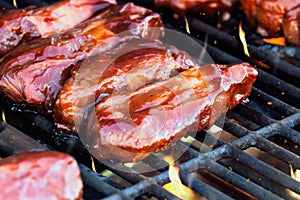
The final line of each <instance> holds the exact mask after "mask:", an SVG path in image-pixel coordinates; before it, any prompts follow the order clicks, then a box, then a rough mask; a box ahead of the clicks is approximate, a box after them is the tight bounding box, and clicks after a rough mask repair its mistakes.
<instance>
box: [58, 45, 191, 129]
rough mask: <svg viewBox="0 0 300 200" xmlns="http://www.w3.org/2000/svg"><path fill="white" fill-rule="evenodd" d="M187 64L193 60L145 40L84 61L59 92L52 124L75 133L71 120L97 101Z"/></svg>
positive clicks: (168, 74) (86, 110) (157, 79)
mask: <svg viewBox="0 0 300 200" xmlns="http://www.w3.org/2000/svg"><path fill="white" fill-rule="evenodd" d="M191 65H194V61H192V58H190V57H189V56H188V55H187V54H186V53H184V52H182V51H179V50H177V49H176V48H174V47H167V46H164V45H163V44H162V43H161V42H159V41H157V40H149V39H133V40H130V41H127V42H125V43H123V44H121V45H119V46H118V47H115V48H114V49H112V51H110V52H107V53H104V54H100V55H97V56H95V57H91V58H88V59H87V60H86V61H85V62H84V63H83V64H82V65H81V66H80V67H79V68H78V69H76V70H74V72H73V73H72V77H71V78H70V79H68V80H67V81H66V83H65V84H64V86H63V88H62V90H61V91H60V93H59V96H58V98H57V101H56V105H55V107H54V112H53V113H54V119H55V121H56V124H57V125H58V127H59V128H64V129H69V130H73V131H76V127H75V126H74V121H76V119H77V120H79V121H80V119H83V118H84V116H86V115H87V112H88V109H89V108H93V107H94V105H95V103H96V102H97V101H101V100H102V99H103V98H104V97H107V96H110V95H111V94H112V93H115V92H117V91H121V92H125V91H133V90H135V89H137V88H139V87H141V86H143V85H145V84H147V83H151V82H156V81H162V80H166V79H168V78H170V77H171V76H173V75H175V74H177V73H179V72H181V71H183V70H185V69H188V68H190V67H191ZM77 128H78V127H77Z"/></svg>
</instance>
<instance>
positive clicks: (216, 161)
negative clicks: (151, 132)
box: [0, 1, 300, 199]
mask: <svg viewBox="0 0 300 200" xmlns="http://www.w3.org/2000/svg"><path fill="white" fill-rule="evenodd" d="M23 3H26V1H23ZM28 3H31V4H32V3H33V2H32V1H30V2H28ZM34 3H35V2H34ZM36 3H37V5H39V4H41V2H36ZM11 5H12V4H9V3H8V1H1V2H0V6H5V7H7V8H9V7H11ZM24 5H25V4H24ZM188 20H189V22H190V25H191V27H192V30H193V31H197V32H196V33H197V34H201V33H206V34H208V35H209V36H208V37H209V38H210V39H209V40H208V41H210V40H211V41H214V40H216V39H217V40H218V41H221V42H222V41H223V43H224V44H225V47H224V46H223V48H225V49H226V48H227V49H230V48H231V49H232V48H236V49H241V46H240V44H239V43H238V42H237V40H235V41H233V42H232V41H227V39H228V37H229V36H230V35H229V36H228V34H227V33H226V32H223V31H220V30H217V29H215V28H213V27H211V26H209V25H207V24H204V23H203V22H201V21H199V20H197V19H195V18H188ZM167 25H168V26H169V27H171V28H173V29H174V23H173V24H172V23H168V24H167ZM176 27H177V26H176ZM199 27H200V28H199ZM203 27H205V28H203ZM201 28H203V29H202V30H201ZM196 40H198V39H196ZM198 41H199V43H200V44H203V45H204V43H203V42H202V41H201V40H198ZM212 44H213V43H212ZM206 46H207V51H208V52H209V53H210V55H211V56H212V57H213V59H214V60H215V61H216V62H219V63H238V62H242V60H240V59H243V60H246V61H248V62H250V63H252V64H254V65H257V66H258V67H260V68H259V77H258V80H257V82H256V83H255V85H254V87H253V91H252V94H251V96H250V97H249V99H250V102H249V103H248V104H240V105H238V106H237V107H236V108H235V109H234V110H232V111H229V112H228V114H227V118H226V120H225V124H224V128H223V129H224V131H223V132H224V133H222V135H223V134H224V137H222V135H221V137H220V138H218V139H217V138H215V136H214V135H213V134H211V133H209V132H205V131H201V132H200V133H198V134H197V136H196V137H195V141H194V142H193V143H192V145H191V146H190V147H189V148H188V150H187V151H186V152H184V153H183V156H182V157H181V158H180V159H179V163H178V166H179V167H180V177H181V180H182V182H183V184H185V185H186V186H188V187H190V188H191V189H192V190H194V191H195V192H196V193H199V194H200V195H201V196H203V197H206V198H207V199H293V198H294V199H297V197H299V196H292V195H291V191H293V192H295V193H298V194H300V183H299V182H298V181H296V180H294V179H292V178H291V176H290V174H289V165H291V166H292V167H293V168H294V169H300V159H299V155H300V150H299V149H298V145H300V112H299V109H300V103H299V102H300V88H299V83H297V82H295V80H300V67H299V66H295V65H293V64H291V63H287V62H286V61H284V60H282V59H280V58H278V57H276V58H275V57H274V54H273V53H272V52H269V51H265V50H264V52H265V54H263V53H262V50H261V49H258V48H256V47H250V54H251V55H252V56H253V57H252V58H251V59H248V58H245V57H243V55H240V54H236V53H234V52H233V51H232V52H229V53H233V54H234V56H232V55H230V54H228V53H226V52H225V50H224V49H222V48H221V49H222V50H220V49H218V48H216V47H214V46H213V45H210V44H206ZM237 57H238V58H237ZM261 60H262V61H263V62H262V63H261V62H259V61H261ZM265 64H267V65H268V66H270V67H271V70H269V69H268V70H266V69H265V68H264V67H261V66H264V65H265ZM274 69H276V70H274ZM272 74H273V75H272ZM278 77H280V78H278ZM289 77H291V78H289ZM1 103H2V104H1V105H2V106H1V108H2V109H3V110H4V112H5V114H6V118H7V121H8V122H9V123H11V124H12V125H13V126H15V127H17V128H18V129H20V130H22V131H23V132H25V133H26V134H24V133H23V132H21V131H18V130H17V129H15V128H14V127H13V126H11V125H4V124H2V125H3V127H5V128H3V129H2V132H1V133H0V134H1V135H0V136H1V137H0V154H1V155H10V154H13V153H18V152H21V151H32V150H37V149H39V150H43V149H56V150H59V151H63V152H68V153H70V154H71V155H73V156H74V157H75V158H76V159H77V160H78V162H79V163H80V168H81V173H82V177H83V181H84V184H85V191H84V198H85V199H101V198H104V199H178V198H177V197H176V196H174V195H173V194H171V193H170V192H168V191H166V190H165V189H163V188H162V185H164V184H166V183H168V182H169V181H170V180H169V175H168V169H167V168H164V169H161V170H157V171H156V172H155V173H150V174H149V173H145V174H139V173H128V172H124V171H131V172H135V171H134V169H133V168H129V167H128V166H126V165H123V164H117V165H116V166H115V167H116V168H115V169H112V168H109V167H107V166H104V165H102V164H101V163H98V162H95V164H96V170H97V172H94V171H92V167H91V160H90V157H89V155H88V153H87V152H86V151H85V150H84V148H83V145H82V144H81V142H80V141H79V140H78V138H77V137H76V136H70V134H68V133H63V132H57V131H55V130H54V131H53V124H52V122H51V120H49V119H47V118H45V117H43V116H40V115H37V114H35V113H32V112H30V111H29V112H26V107H25V108H24V107H22V105H15V104H13V103H12V102H10V101H9V100H7V99H6V98H4V97H3V98H2V100H1ZM204 135H205V136H206V138H209V140H210V141H211V142H212V143H213V144H215V145H214V148H213V150H211V151H209V152H207V153H202V154H199V144H202V142H203V138H204ZM226 136H227V137H226ZM228 136H229V137H228ZM178 145H179V147H180V146H181V147H182V148H181V149H186V148H183V146H185V145H186V144H185V143H183V142H179V144H178ZM206 145H207V144H206ZM179 150H180V148H179ZM253 150H254V152H256V153H257V152H258V154H259V155H258V156H257V155H253V153H250V151H253ZM261 154H264V155H266V157H267V159H266V158H262V157H260V155H261ZM150 157H151V159H145V160H144V161H143V164H144V165H145V166H148V167H152V168H156V167H157V165H159V164H160V163H163V162H165V161H164V160H162V159H160V158H159V157H157V156H155V155H151V156H150ZM150 160H151V162H150ZM153 160H155V161H156V162H153ZM274 162H275V164H274ZM276 162H278V163H279V162H280V163H281V165H282V166H283V167H281V166H278V165H276ZM124 169H126V170H124Z"/></svg>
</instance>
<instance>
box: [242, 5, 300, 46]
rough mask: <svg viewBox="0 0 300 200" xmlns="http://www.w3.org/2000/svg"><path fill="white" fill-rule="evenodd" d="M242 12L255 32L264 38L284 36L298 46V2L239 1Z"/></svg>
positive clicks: (299, 23)
mask: <svg viewBox="0 0 300 200" xmlns="http://www.w3.org/2000/svg"><path fill="white" fill-rule="evenodd" d="M241 2H242V6H243V9H244V12H245V14H246V16H247V18H248V20H249V21H250V22H251V24H252V25H253V26H257V32H258V33H259V34H261V35H262V36H264V37H278V36H283V35H284V36H285V38H286V40H287V41H288V42H290V43H292V44H296V45H300V37H299V26H300V2H299V0H241Z"/></svg>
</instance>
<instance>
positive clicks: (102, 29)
mask: <svg viewBox="0 0 300 200" xmlns="http://www.w3.org/2000/svg"><path fill="white" fill-rule="evenodd" d="M149 27H158V28H161V29H162V27H163V25H162V22H161V20H160V16H159V15H158V14H155V13H153V12H152V11H150V10H148V9H146V8H143V7H139V6H135V5H133V4H132V3H127V4H124V5H122V6H119V5H116V6H112V7H110V9H106V10H105V11H104V12H102V13H101V14H99V15H97V16H95V17H94V18H92V19H90V20H89V21H87V22H85V23H83V24H80V25H79V26H77V27H76V28H74V29H71V30H69V31H67V32H66V33H62V34H58V35H54V36H52V37H49V38H40V39H36V40H34V41H32V42H31V43H28V44H26V45H23V46H20V47H19V48H17V49H15V50H14V51H11V52H10V53H9V54H7V55H6V56H5V57H3V58H2V59H1V61H0V63H1V65H0V90H1V91H3V92H4V93H5V94H6V95H7V96H8V97H10V98H11V99H12V100H13V101H15V102H19V103H27V104H29V105H31V106H34V107H36V108H37V109H39V110H40V111H42V112H52V108H53V105H54V101H55V99H56V97H57V94H58V92H59V91H60V89H61V87H62V85H63V84H64V82H65V81H66V80H67V79H68V78H69V77H70V71H71V69H72V68H73V67H74V66H75V67H76V66H78V65H79V64H80V62H81V61H82V60H83V59H84V58H86V57H87V56H90V55H93V54H97V53H100V52H105V51H107V50H108V49H110V48H112V47H113V46H115V45H117V44H118V43H119V42H120V41H121V40H123V39H124V38H118V37H117V36H116V37H112V36H115V35H116V34H118V33H121V32H123V31H127V30H129V32H130V34H131V35H136V36H141V37H149V38H157V37H159V36H160V31H158V33H152V32H151V33H149ZM110 37H112V39H110V40H108V41H107V40H106V39H108V38H110ZM125 39H126V38H125ZM104 41H106V42H104Z"/></svg>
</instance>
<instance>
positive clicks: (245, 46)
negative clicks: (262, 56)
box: [239, 22, 250, 57]
mask: <svg viewBox="0 0 300 200" xmlns="http://www.w3.org/2000/svg"><path fill="white" fill-rule="evenodd" d="M239 36H240V40H241V42H242V44H243V47H244V53H245V55H246V56H248V57H250V54H249V51H248V47H247V42H246V33H245V31H244V30H243V28H242V22H240V24H239Z"/></svg>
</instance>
